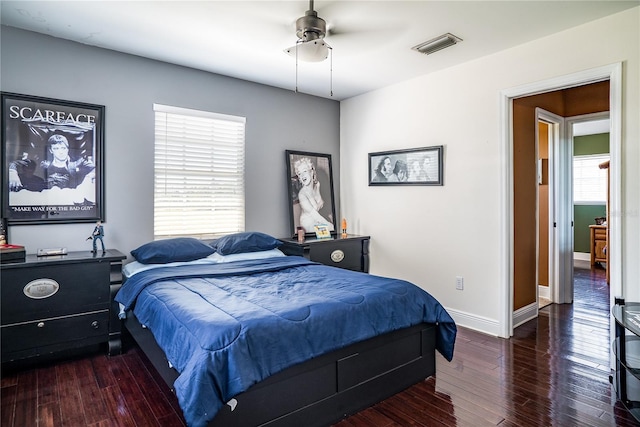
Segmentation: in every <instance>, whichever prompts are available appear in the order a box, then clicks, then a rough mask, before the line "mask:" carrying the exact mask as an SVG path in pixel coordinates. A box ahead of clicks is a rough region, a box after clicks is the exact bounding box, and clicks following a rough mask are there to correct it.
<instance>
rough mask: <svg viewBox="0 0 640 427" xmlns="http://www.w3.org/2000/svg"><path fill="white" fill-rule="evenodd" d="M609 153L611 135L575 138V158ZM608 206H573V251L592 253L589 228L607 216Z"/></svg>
mask: <svg viewBox="0 0 640 427" xmlns="http://www.w3.org/2000/svg"><path fill="white" fill-rule="evenodd" d="M608 152H609V134H608V133H601V134H597V135H585V136H576V137H574V138H573V154H574V156H584V155H587V154H602V153H608ZM606 214H607V206H606V205H605V204H602V205H574V206H573V221H574V228H573V251H574V252H585V253H590V251H591V249H590V242H589V238H590V237H589V226H590V225H592V224H595V223H596V222H595V219H594V218H596V217H600V216H606Z"/></svg>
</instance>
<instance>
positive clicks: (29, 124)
mask: <svg viewBox="0 0 640 427" xmlns="http://www.w3.org/2000/svg"><path fill="white" fill-rule="evenodd" d="M103 150H104V106H102V105H92V104H84V103H79V102H72V101H63V100H59V99H49V98H40V97H35V96H28V95H19V94H13V93H2V159H1V162H2V171H3V172H2V183H1V185H2V217H3V218H6V219H7V221H8V223H9V224H11V225H14V224H51V223H71V222H95V221H98V220H101V221H102V220H104V156H103Z"/></svg>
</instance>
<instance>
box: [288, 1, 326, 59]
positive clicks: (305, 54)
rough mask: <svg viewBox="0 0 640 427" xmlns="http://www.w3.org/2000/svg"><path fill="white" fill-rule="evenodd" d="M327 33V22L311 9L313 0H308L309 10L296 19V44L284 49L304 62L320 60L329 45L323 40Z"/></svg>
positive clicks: (324, 55) (324, 57)
mask: <svg viewBox="0 0 640 427" xmlns="http://www.w3.org/2000/svg"><path fill="white" fill-rule="evenodd" d="M326 35H327V22H326V21H325V20H324V19H322V18H320V17H319V16H318V12H316V11H315V10H314V9H313V0H309V10H307V11H306V12H305V14H304V16H301V17H300V18H298V19H297V20H296V36H298V40H297V41H296V44H295V45H294V46H292V47H290V48H287V49H285V50H284V51H285V52H286V53H287V54H289V55H290V56H292V57H295V58H296V61H297V60H300V61H305V62H320V61H324V60H325V59H327V57H328V55H329V52H330V51H331V49H332V48H331V46H329V45H328V44H327V42H325V41H324V37H325V36H326Z"/></svg>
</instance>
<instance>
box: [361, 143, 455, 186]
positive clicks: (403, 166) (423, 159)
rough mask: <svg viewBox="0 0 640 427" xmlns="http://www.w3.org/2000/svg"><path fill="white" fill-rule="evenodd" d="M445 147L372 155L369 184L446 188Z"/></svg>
mask: <svg viewBox="0 0 640 427" xmlns="http://www.w3.org/2000/svg"><path fill="white" fill-rule="evenodd" d="M442 148H443V146H442V145H438V146H433V147H422V148H410V149H407V150H396V151H381V152H378V153H369V185H443V183H442Z"/></svg>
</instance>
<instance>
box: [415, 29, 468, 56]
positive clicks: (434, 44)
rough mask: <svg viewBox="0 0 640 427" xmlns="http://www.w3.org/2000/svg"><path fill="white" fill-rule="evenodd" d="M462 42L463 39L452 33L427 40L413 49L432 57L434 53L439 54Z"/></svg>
mask: <svg viewBox="0 0 640 427" xmlns="http://www.w3.org/2000/svg"><path fill="white" fill-rule="evenodd" d="M461 41H462V39H461V38H460V37H456V36H454V35H453V34H451V33H446V34H443V35H441V36H439V37H436V38H434V39H431V40H427V41H426V42H424V43H420V44H418V45H415V46H414V47H412V48H411V49H413V50H417V51H418V52H420V53H424V54H425V55H431V54H432V53H434V52H437V51H439V50H442V49H444V48H447V47H449V46H453V45H454V44H456V43H459V42H461Z"/></svg>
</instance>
